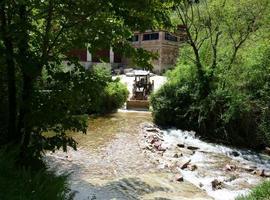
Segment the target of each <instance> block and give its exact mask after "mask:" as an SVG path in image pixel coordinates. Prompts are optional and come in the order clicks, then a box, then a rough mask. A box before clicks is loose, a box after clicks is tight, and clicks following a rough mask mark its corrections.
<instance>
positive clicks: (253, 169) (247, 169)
mask: <svg viewBox="0 0 270 200" xmlns="http://www.w3.org/2000/svg"><path fill="white" fill-rule="evenodd" d="M243 169H244V170H245V171H246V172H254V171H255V170H256V167H255V166H247V167H243Z"/></svg>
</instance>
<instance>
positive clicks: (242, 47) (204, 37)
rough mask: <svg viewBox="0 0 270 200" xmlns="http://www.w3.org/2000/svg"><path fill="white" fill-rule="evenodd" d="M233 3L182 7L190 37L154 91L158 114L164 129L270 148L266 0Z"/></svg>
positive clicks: (269, 53)
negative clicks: (162, 83)
mask: <svg viewBox="0 0 270 200" xmlns="http://www.w3.org/2000/svg"><path fill="white" fill-rule="evenodd" d="M234 2H235V1H233V0H228V1H223V0H217V1H200V3H187V2H186V3H185V2H182V3H180V4H179V5H178V7H177V8H176V14H175V18H176V20H177V19H178V20H179V21H181V22H182V23H183V24H185V26H186V27H187V36H186V37H187V42H186V44H184V45H183V47H182V48H181V52H180V58H179V62H178V65H177V67H176V69H174V70H172V71H170V72H168V74H167V75H168V83H167V84H166V85H164V87H162V88H161V89H160V90H159V91H158V92H157V93H156V94H154V95H153V96H152V99H151V102H152V106H153V116H154V119H155V121H156V122H157V123H158V124H159V125H162V126H175V127H178V128H181V129H186V130H194V131H196V132H197V134H199V135H200V136H202V137H205V138H208V139H212V140H214V141H218V142H223V143H227V144H233V145H238V146H247V147H252V148H261V147H264V146H266V145H270V118H269V116H270V115H269V114H270V104H269V102H270V101H269V97H270V90H269V89H270V85H269V84H270V79H269V78H270V77H269V74H270V73H269V72H270V43H269V42H270V41H269V38H270V37H269V22H270V18H269V13H268V10H269V8H270V7H269V1H264V0H263V1H253V0H252V1H250V0H247V1H246V0H242V1H239V3H237V4H235V3H234Z"/></svg>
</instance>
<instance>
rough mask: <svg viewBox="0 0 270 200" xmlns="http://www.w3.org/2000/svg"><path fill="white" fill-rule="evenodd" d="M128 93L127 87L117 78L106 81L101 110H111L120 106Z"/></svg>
mask: <svg viewBox="0 0 270 200" xmlns="http://www.w3.org/2000/svg"><path fill="white" fill-rule="evenodd" d="M128 94H129V92H128V89H127V87H126V86H125V85H124V84H122V83H120V82H119V80H115V81H113V82H110V83H108V85H107V86H106V88H105V92H104V95H102V98H103V104H102V107H103V112H105V113H107V112H112V111H115V110H116V109H117V108H120V107H122V106H123V105H124V103H125V102H126V100H127V98H128Z"/></svg>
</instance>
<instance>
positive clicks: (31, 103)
mask: <svg viewBox="0 0 270 200" xmlns="http://www.w3.org/2000/svg"><path fill="white" fill-rule="evenodd" d="M172 2H173V0H166V1H162V2H161V1H158V0H154V1H153V0H151V1H150V0H138V1H126V0H117V1H116V0H108V1H104V0H87V1H86V0H76V1H73V0H61V1H58V0H43V1H40V0H29V1H24V0H14V1H9V0H2V1H1V2H0V97H1V98H0V148H2V147H4V146H7V145H8V146H9V148H8V151H5V152H4V153H3V154H5V155H9V154H8V152H9V150H10V149H16V150H17V151H18V152H16V153H15V154H14V157H10V156H7V157H8V158H9V159H4V158H2V156H1V157H0V162H1V166H2V164H5V163H6V165H3V168H1V170H2V172H3V173H1V177H0V178H1V180H0V181H1V182H0V185H1V187H5V188H1V194H0V195H2V196H0V199H16V198H18V199H63V198H64V196H61V195H60V196H59V198H58V197H57V196H58V194H59V192H60V193H61V192H65V178H64V177H59V178H57V177H54V176H53V175H52V174H48V177H47V172H46V171H45V169H44V166H43V165H40V168H41V169H39V170H41V171H35V170H33V166H34V165H35V163H38V162H40V161H41V158H42V155H43V153H44V152H45V151H47V150H51V151H54V150H56V149H61V148H62V149H63V150H64V151H66V150H67V146H71V147H73V148H74V149H76V141H74V140H73V138H71V137H68V136H67V135H66V132H67V131H70V130H71V131H79V132H86V128H87V125H88V124H87V120H86V119H87V115H88V114H100V113H106V112H111V111H113V110H115V109H117V108H118V107H120V106H121V105H122V104H123V102H124V101H125V99H126V97H127V95H128V93H127V90H126V88H125V87H124V86H123V85H122V84H121V83H120V82H119V80H112V77H111V75H109V74H108V73H107V72H106V71H104V69H92V70H85V69H84V68H83V67H82V66H81V65H80V63H79V60H78V58H76V57H72V56H70V55H69V53H68V52H70V51H72V50H74V49H81V48H87V49H88V50H89V51H90V52H92V53H94V52H96V51H98V50H100V49H110V48H113V50H114V52H119V51H120V53H121V54H122V55H124V56H126V57H129V58H131V59H132V60H133V61H134V63H137V65H138V66H146V67H151V65H150V58H152V57H153V56H154V55H152V54H151V53H149V52H147V51H145V50H143V49H141V48H138V49H134V48H132V46H131V45H130V43H129V41H128V39H129V38H130V37H131V36H132V35H133V31H135V30H136V31H138V30H140V31H144V30H146V29H149V28H152V29H155V28H157V27H168V26H170V25H171V23H170V17H169V14H170V10H171V8H172V6H173V4H172ZM63 63H67V66H68V67H67V68H66V66H65V67H64V66H63ZM48 131H50V132H54V134H53V136H52V137H45V136H44V135H43V133H44V132H48ZM1 166H0V167H1ZM8 167H10V168H8ZM42 170H43V171H42ZM37 172H38V173H37ZM6 174H7V175H10V177H5V175H6ZM16 174H17V175H16ZM8 178H10V180H7V179H8ZM29 180H33V184H31V183H28V182H27V181H29ZM10 182H11V183H12V184H10V185H8V186H7V183H10ZM53 182H55V184H54V183H53ZM28 186H29V188H28ZM26 187H27V188H26ZM22 190H24V191H22ZM16 192H17V194H16ZM33 192H37V193H40V195H41V196H35V195H36V193H33ZM3 193H4V194H3ZM61 194H62V193H61ZM16 195H18V196H16ZM20 195H21V196H20ZM37 195H39V194H37ZM42 195H43V196H42Z"/></svg>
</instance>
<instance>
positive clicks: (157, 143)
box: [153, 141, 161, 149]
mask: <svg viewBox="0 0 270 200" xmlns="http://www.w3.org/2000/svg"><path fill="white" fill-rule="evenodd" d="M153 146H154V147H155V148H156V149H158V148H159V147H160V146H161V141H156V142H154V144H153Z"/></svg>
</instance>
